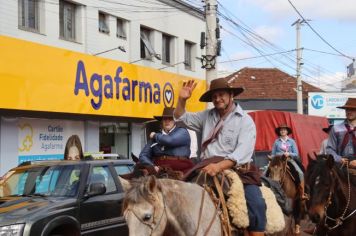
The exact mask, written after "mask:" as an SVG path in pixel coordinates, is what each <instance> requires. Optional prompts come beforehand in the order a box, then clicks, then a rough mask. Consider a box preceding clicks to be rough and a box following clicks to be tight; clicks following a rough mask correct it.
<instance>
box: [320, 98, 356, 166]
mask: <svg viewBox="0 0 356 236" xmlns="http://www.w3.org/2000/svg"><path fill="white" fill-rule="evenodd" d="M337 108H341V109H345V112H346V120H345V122H344V123H342V124H338V125H334V126H333V128H332V129H331V131H330V133H329V140H328V144H327V147H326V152H327V154H331V155H333V157H334V160H335V161H336V162H341V163H343V164H345V163H347V162H348V163H349V166H350V167H354V168H356V98H349V99H348V100H347V102H346V104H345V105H344V106H341V107H337Z"/></svg>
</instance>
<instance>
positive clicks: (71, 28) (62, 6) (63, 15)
mask: <svg viewBox="0 0 356 236" xmlns="http://www.w3.org/2000/svg"><path fill="white" fill-rule="evenodd" d="M77 8H78V6H77V5H76V4H73V3H71V2H67V1H63V0H61V1H60V2H59V35H60V37H61V38H63V39H66V40H71V41H75V40H76V17H75V15H76V11H77Z"/></svg>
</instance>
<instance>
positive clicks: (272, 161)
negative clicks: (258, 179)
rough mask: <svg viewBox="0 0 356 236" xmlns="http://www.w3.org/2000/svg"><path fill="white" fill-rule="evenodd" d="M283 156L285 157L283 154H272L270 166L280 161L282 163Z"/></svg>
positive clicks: (278, 163)
mask: <svg viewBox="0 0 356 236" xmlns="http://www.w3.org/2000/svg"><path fill="white" fill-rule="evenodd" d="M284 158H286V156H284V155H277V156H274V157H273V158H272V160H271V162H270V166H276V165H280V164H281V163H283V161H284Z"/></svg>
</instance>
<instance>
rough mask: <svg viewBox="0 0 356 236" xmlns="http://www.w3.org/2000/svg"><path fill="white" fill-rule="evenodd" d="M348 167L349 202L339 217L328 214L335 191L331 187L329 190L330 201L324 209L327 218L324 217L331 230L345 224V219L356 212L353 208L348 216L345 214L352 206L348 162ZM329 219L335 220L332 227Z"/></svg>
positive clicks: (325, 224)
mask: <svg viewBox="0 0 356 236" xmlns="http://www.w3.org/2000/svg"><path fill="white" fill-rule="evenodd" d="M346 169H347V185H348V194H347V195H348V196H347V202H346V206H345V210H344V211H343V213H342V214H341V216H340V217H337V218H332V217H330V216H328V212H327V210H328V207H329V206H330V204H331V202H332V199H331V198H332V195H333V191H332V190H331V189H330V191H329V196H328V201H327V204H326V205H325V207H324V211H325V218H324V226H325V227H326V228H327V229H328V230H329V231H330V230H333V229H335V228H337V227H339V226H340V225H342V224H343V222H344V221H345V220H347V219H348V218H350V217H351V216H353V214H355V213H356V209H355V210H353V211H352V212H351V213H350V214H348V215H347V216H346V217H344V216H345V214H346V212H347V210H348V208H349V206H350V201H351V183H350V173H349V165H348V163H347V164H346ZM327 220H332V221H334V222H335V225H334V226H333V227H330V226H329V225H328V224H327V223H326V221H327Z"/></svg>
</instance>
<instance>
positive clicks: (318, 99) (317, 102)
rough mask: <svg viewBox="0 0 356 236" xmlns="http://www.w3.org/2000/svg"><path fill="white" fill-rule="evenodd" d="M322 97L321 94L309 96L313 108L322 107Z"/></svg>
mask: <svg viewBox="0 0 356 236" xmlns="http://www.w3.org/2000/svg"><path fill="white" fill-rule="evenodd" d="M324 103H325V101H324V97H323V96H321V95H314V96H313V97H312V98H311V105H312V106H313V107H314V108H315V109H321V108H323V107H324V105H325V104H324Z"/></svg>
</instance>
